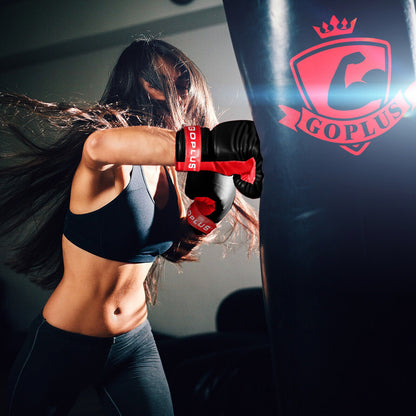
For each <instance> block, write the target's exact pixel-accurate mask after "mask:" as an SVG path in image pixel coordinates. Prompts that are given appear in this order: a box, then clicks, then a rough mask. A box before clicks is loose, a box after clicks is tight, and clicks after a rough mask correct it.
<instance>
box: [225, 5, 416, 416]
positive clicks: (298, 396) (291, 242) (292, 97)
mask: <svg viewBox="0 0 416 416" xmlns="http://www.w3.org/2000/svg"><path fill="white" fill-rule="evenodd" d="M224 7H225V12H226V16H227V21H228V25H229V29H230V33H231V38H232V42H233V46H234V50H235V54H236V57H237V61H238V64H239V68H240V71H241V74H242V77H243V80H244V84H245V87H246V91H247V94H248V97H249V101H250V105H251V109H252V114H253V119H254V121H255V124H256V126H257V130H258V133H259V136H260V140H261V149H262V154H263V157H264V164H263V167H264V174H265V179H264V188H263V189H264V190H263V195H262V197H261V202H260V234H261V261H262V271H263V284H264V293H265V299H266V308H267V315H268V321H269V329H270V335H271V342H272V349H273V357H274V372H275V379H276V387H277V388H276V398H277V401H278V407H279V415H281V416H287V415H290V416H292V415H302V416H303V415H305V416H310V415H328V416H343V415H348V416H352V415H354V416H355V415H366V416H367V415H368V416H373V415H381V414H383V415H384V414H390V415H411V414H416V399H415V397H416V393H415V386H416V383H415V382H414V380H415V379H416V371H415V370H416V368H415V361H414V356H415V355H416V349H415V343H414V339H413V333H414V332H415V309H416V302H415V299H416V296H415V292H416V122H415V121H416V118H415V111H414V106H415V104H416V94H415V90H416V88H415V70H414V69H415V68H414V62H415V59H414V58H415V54H416V51H415V47H416V18H415V6H414V3H413V1H410V0H404V1H400V0H390V1H363V0H342V1H339V0H322V1H320V0H296V1H292V0H268V1H267V0H261V1H255V0H224Z"/></svg>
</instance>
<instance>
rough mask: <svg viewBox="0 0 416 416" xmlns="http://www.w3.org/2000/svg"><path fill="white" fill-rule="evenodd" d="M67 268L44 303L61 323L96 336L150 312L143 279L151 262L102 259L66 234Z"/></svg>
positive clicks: (121, 329)
mask: <svg viewBox="0 0 416 416" xmlns="http://www.w3.org/2000/svg"><path fill="white" fill-rule="evenodd" d="M62 251H63V258H64V268H65V272H64V275H63V278H62V280H61V282H60V283H59V285H58V287H57V288H56V289H55V290H54V292H53V293H52V295H51V296H50V298H49V300H48V302H47V303H46V305H45V307H44V309H43V317H44V318H45V319H46V321H47V322H48V323H49V324H50V325H52V326H55V327H57V328H60V329H63V330H66V331H69V332H75V333H80V334H84V335H91V336H97V337H109V336H116V335H120V334H122V333H125V332H127V331H130V330H131V329H133V328H135V327H137V326H138V325H140V324H141V323H143V322H144V321H145V320H146V318H147V306H146V296H145V292H144V287H143V282H144V280H145V278H146V276H147V273H148V271H149V269H150V267H151V265H152V264H151V263H135V264H132V263H121V262H117V261H112V260H107V259H103V258H101V257H98V256H95V255H93V254H91V253H88V252H86V251H85V250H82V249H80V248H79V247H77V246H75V245H74V244H72V243H71V242H70V241H68V240H67V239H66V238H65V237H63V238H62Z"/></svg>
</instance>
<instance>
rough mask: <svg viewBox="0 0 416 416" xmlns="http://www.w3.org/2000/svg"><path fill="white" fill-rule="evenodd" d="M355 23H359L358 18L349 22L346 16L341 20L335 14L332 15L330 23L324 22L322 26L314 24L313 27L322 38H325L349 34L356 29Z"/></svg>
mask: <svg viewBox="0 0 416 416" xmlns="http://www.w3.org/2000/svg"><path fill="white" fill-rule="evenodd" d="M355 23H357V18H355V19H353V20H351V22H348V20H347V19H345V17H344V19H343V20H342V22H340V21H339V20H338V19H337V18H336V17H335V16H332V17H331V20H330V21H329V24H327V23H325V22H322V26H321V27H318V26H313V28H314V29H315V30H316V33H317V34H318V35H319V36H320V37H321V38H322V39H325V38H329V37H332V36H340V35H349V34H350V33H352V32H353V31H354V27H355Z"/></svg>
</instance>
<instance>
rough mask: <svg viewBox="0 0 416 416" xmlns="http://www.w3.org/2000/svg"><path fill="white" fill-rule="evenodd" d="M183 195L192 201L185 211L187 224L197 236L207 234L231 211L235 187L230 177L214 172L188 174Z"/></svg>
mask: <svg viewBox="0 0 416 416" xmlns="http://www.w3.org/2000/svg"><path fill="white" fill-rule="evenodd" d="M185 194H186V195H187V196H188V197H189V198H191V199H193V200H194V201H193V202H192V204H191V205H190V207H189V208H188V211H187V220H188V223H189V224H190V225H191V226H192V227H193V228H194V229H195V232H196V233H197V234H199V233H203V234H208V233H210V232H211V231H212V230H213V229H215V228H216V225H215V223H218V222H219V221H221V220H222V219H223V218H224V216H225V214H227V212H228V211H229V210H230V209H231V207H232V205H233V202H234V197H235V187H234V183H233V180H232V178H231V177H230V176H224V175H221V174H219V173H216V172H209V171H201V172H188V175H187V178H186V184H185Z"/></svg>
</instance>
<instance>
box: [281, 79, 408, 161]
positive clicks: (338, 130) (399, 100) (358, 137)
mask: <svg viewBox="0 0 416 416" xmlns="http://www.w3.org/2000/svg"><path fill="white" fill-rule="evenodd" d="M415 91H416V81H415V82H413V83H412V84H411V85H410V86H409V88H407V90H406V91H405V93H404V95H403V93H402V92H401V91H399V92H398V93H397V94H396V95H395V97H394V98H393V99H392V100H390V101H389V102H388V103H387V104H386V105H384V106H383V107H382V108H380V109H379V110H378V111H376V112H374V113H372V114H369V115H367V116H365V117H361V118H357V119H351V120H339V119H331V118H328V117H325V116H322V115H320V114H316V113H314V112H312V111H310V110H308V109H307V108H305V107H303V108H302V111H301V112H300V111H298V110H295V109H293V108H291V107H287V106H285V105H279V108H280V109H281V110H282V111H283V112H284V113H285V116H284V117H283V118H282V119H281V120H279V122H280V123H281V124H283V125H284V126H286V127H289V128H291V129H292V130H294V131H298V129H300V130H302V131H303V132H304V133H306V134H308V135H310V136H313V137H316V138H317V139H320V140H324V141H327V142H331V143H335V144H338V145H340V146H341V147H342V148H343V149H344V150H347V151H348V152H350V153H352V154H354V155H357V156H358V155H360V154H362V153H363V152H364V150H365V149H366V148H367V147H368V146H369V145H370V140H372V139H374V138H375V137H378V136H380V135H381V134H383V133H385V132H387V131H388V130H390V129H391V128H392V127H393V126H395V125H396V124H397V123H398V122H399V121H400V120H401V119H402V118H403V116H404V115H405V114H406V113H407V112H408V111H409V110H413V109H414V108H415V106H416V95H415Z"/></svg>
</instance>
